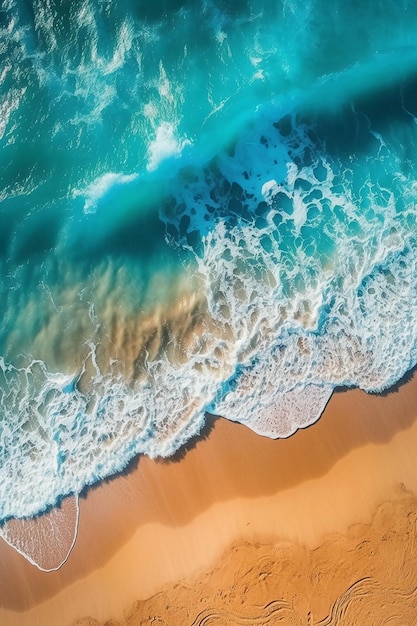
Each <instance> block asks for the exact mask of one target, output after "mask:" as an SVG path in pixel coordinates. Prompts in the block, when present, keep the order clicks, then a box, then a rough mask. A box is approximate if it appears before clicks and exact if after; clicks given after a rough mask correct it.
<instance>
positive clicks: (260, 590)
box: [77, 494, 417, 626]
mask: <svg viewBox="0 0 417 626" xmlns="http://www.w3.org/2000/svg"><path fill="white" fill-rule="evenodd" d="M416 525H417V500H416V498H415V497H414V496H413V495H411V494H398V499H395V500H394V501H391V502H386V503H384V504H382V505H380V506H379V507H378V509H377V512H376V514H375V516H374V517H373V520H372V522H371V524H369V525H364V524H357V525H353V526H351V527H350V529H349V532H348V533H347V535H346V536H343V535H336V536H332V537H328V538H327V539H326V541H324V543H323V544H321V545H320V546H319V547H318V548H316V549H314V550H309V549H306V547H305V546H302V545H296V544H294V543H277V544H251V543H241V544H236V545H234V546H233V547H232V548H230V549H229V550H227V551H226V552H225V554H224V555H223V556H222V558H221V560H220V562H219V563H218V564H217V565H216V566H215V567H214V568H213V569H211V570H210V571H209V572H207V573H205V574H204V575H202V576H200V577H197V578H194V579H190V580H187V581H182V582H181V583H178V584H176V585H174V586H171V587H169V588H168V589H166V590H164V591H161V592H160V593H158V594H156V595H154V596H152V597H151V598H149V599H148V600H145V601H142V602H136V603H135V604H134V606H133V607H132V608H131V610H130V611H128V612H127V613H126V616H125V618H124V619H123V620H122V621H121V622H119V621H111V622H108V621H107V622H105V623H106V625H107V626H110V625H111V626H116V624H117V625H119V624H126V625H128V626H145V625H149V626H150V625H153V626H156V625H158V626H183V625H185V624H189V625H190V626H209V625H213V626H220V625H222V626H223V625H224V626H227V625H235V624H236V625H245V624H251V625H254V626H255V625H265V626H266V625H269V624H270V625H274V624H283V625H288V626H289V625H294V626H295V625H297V626H313V625H314V626H331V625H332V626H336V625H343V626H358V625H361V626H367V625H369V626H374V625H375V624H391V625H392V626H394V625H395V626H407V625H410V626H411V625H412V624H416V623H417V551H416ZM99 624H100V626H101V625H102V624H104V622H98V621H96V620H92V619H88V618H87V619H83V620H80V621H77V626H98V625H99Z"/></svg>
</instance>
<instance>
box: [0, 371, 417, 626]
mask: <svg viewBox="0 0 417 626" xmlns="http://www.w3.org/2000/svg"><path fill="white" fill-rule="evenodd" d="M416 394H417V375H416V374H415V373H414V374H413V375H412V377H411V380H409V381H408V382H406V383H405V384H404V385H401V386H400V387H398V388H394V390H393V391H392V392H391V393H386V394H384V395H372V396H371V395H368V394H365V393H364V392H361V391H359V390H357V389H354V390H338V391H337V392H336V393H335V394H334V396H333V397H332V398H331V400H330V402H329V403H328V405H327V407H326V409H325V411H324V413H323V415H322V417H321V418H320V419H319V420H318V422H316V423H315V424H313V425H312V426H310V427H308V428H306V429H304V430H300V431H298V432H297V433H296V434H294V435H292V436H291V437H290V438H289V439H281V440H270V439H266V438H263V437H260V436H259V435H255V434H254V433H252V432H251V431H250V430H249V429H247V428H246V427H245V426H242V425H240V424H236V423H232V422H228V421H227V420H224V419H221V418H210V420H212V423H211V427H209V428H208V429H207V431H208V435H207V437H206V438H200V439H197V440H196V442H194V443H193V445H192V446H190V448H189V449H188V450H187V452H186V453H185V454H184V455H180V458H179V459H174V460H172V459H171V460H164V461H151V460H150V459H147V458H141V459H140V460H139V463H138V464H137V467H136V468H135V469H134V470H133V471H131V472H130V473H129V474H127V475H126V474H122V475H120V476H119V477H117V478H115V479H113V480H110V481H108V482H104V483H103V484H102V485H100V486H99V487H97V488H94V489H91V490H89V491H88V492H87V495H86V497H85V496H84V497H82V498H80V520H79V529H78V538H77V542H76V544H75V546H74V549H73V551H72V553H71V555H70V557H69V558H68V561H67V563H66V564H65V565H64V567H63V568H61V569H60V570H58V571H57V572H51V573H48V574H45V573H42V572H40V571H38V570H36V568H34V567H33V566H31V565H30V564H29V563H28V562H26V561H25V560H24V559H23V557H21V556H19V555H18V554H17V553H15V552H14V550H13V549H12V548H10V547H8V546H7V545H6V544H4V545H2V546H1V547H0V580H1V581H2V585H1V589H0V606H1V607H2V608H1V609H0V619H1V621H2V623H4V624H5V625H7V626H9V625H10V626H14V624H18V625H19V626H25V625H26V624H28V625H29V624H30V625H33V624H39V625H41V624H42V626H48V624H51V625H52V624H55V623H60V624H62V625H64V624H71V623H73V622H74V621H75V620H77V619H81V618H83V617H86V616H90V617H91V618H93V619H96V620H102V621H104V620H106V619H110V618H112V619H118V620H120V619H121V618H122V616H123V613H124V611H129V610H130V607H131V606H132V605H133V603H134V602H136V601H140V600H145V599H146V598H149V597H152V596H153V595H154V594H156V593H158V592H160V591H161V589H163V588H166V587H167V586H170V585H174V584H178V583H179V582H180V581H183V580H186V579H190V578H192V577H193V576H196V575H198V574H199V573H201V572H203V571H206V572H207V571H209V570H210V568H212V567H215V564H216V563H218V562H219V559H221V556H222V554H225V553H226V552H227V550H228V549H230V546H231V545H233V544H235V545H236V544H239V543H242V542H243V543H248V542H249V543H250V544H253V545H256V544H257V543H263V544H267V545H277V543H279V542H284V543H288V542H290V543H291V544H293V545H294V546H296V545H298V546H304V547H305V549H309V550H312V549H317V548H318V547H319V546H320V545H322V544H323V542H324V540H325V538H328V537H330V536H333V535H335V534H338V535H345V534H346V533H347V532H348V529H349V528H350V527H352V526H354V525H356V524H358V523H359V524H369V523H370V521H371V519H372V517H373V515H374V514H375V511H377V509H378V507H379V506H380V505H381V503H383V502H387V501H390V500H391V501H394V500H396V499H398V498H399V497H402V496H403V494H404V489H405V490H406V491H409V492H412V493H417V476H415V474H416V472H415V471H414V465H415V463H414V454H415V452H414V451H415V450H416V449H417V409H415V408H414V404H415V401H414V398H415V397H416ZM401 485H404V487H401ZM56 619H58V620H59V622H56ZM63 619H65V620H66V621H63ZM54 620H55V621H54Z"/></svg>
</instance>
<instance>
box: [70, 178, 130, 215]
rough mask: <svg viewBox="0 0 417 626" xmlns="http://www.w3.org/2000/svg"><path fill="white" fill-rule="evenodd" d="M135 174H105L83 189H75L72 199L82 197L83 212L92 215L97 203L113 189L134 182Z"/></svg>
mask: <svg viewBox="0 0 417 626" xmlns="http://www.w3.org/2000/svg"><path fill="white" fill-rule="evenodd" d="M137 177H138V175H137V174H122V173H114V172H106V173H105V174H102V175H101V176H98V177H97V178H96V179H94V180H93V181H92V182H91V183H90V184H89V185H88V186H87V187H86V188H85V189H81V190H80V189H75V190H74V191H73V197H74V198H76V197H78V196H83V197H84V198H85V202H84V212H85V213H94V212H95V211H96V210H97V205H98V203H99V201H100V200H101V199H102V198H104V196H105V195H106V194H107V193H108V192H109V191H110V190H111V189H112V188H114V187H116V186H118V185H125V184H127V183H131V182H133V181H134V180H136V179H137Z"/></svg>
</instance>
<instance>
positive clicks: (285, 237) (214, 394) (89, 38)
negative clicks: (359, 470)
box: [0, 0, 417, 519]
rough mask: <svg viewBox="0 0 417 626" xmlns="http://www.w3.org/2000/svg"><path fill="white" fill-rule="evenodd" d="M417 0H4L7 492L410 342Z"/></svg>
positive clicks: (22, 501)
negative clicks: (304, 0) (195, 0)
mask: <svg viewBox="0 0 417 626" xmlns="http://www.w3.org/2000/svg"><path fill="white" fill-rule="evenodd" d="M416 42H417V3H416V2H414V1H406V0H404V1H402V2H398V1H395V2H394V1H393V0H384V1H380V2H376V1H374V2H368V3H360V2H349V3H346V2H338V1H335V2H333V3H331V4H329V3H328V2H324V0H322V1H319V0H316V1H309V2H305V3H296V2H292V1H283V2H279V1H272V0H271V1H267V0H257V1H256V2H249V1H246V2H241V1H239V2H237V1H236V2H231V1H226V0H211V1H210V2H192V1H189V2H179V1H177V0H175V1H171V2H167V1H164V2H163V1H162V0H159V1H155V0H153V1H152V2H149V3H147V2H133V1H128V0H114V1H112V2H110V1H104V0H71V1H64V0H48V1H45V0H27V1H23V0H5V1H4V2H3V3H2V5H1V8H0V159H1V167H0V214H1V228H0V280H1V282H0V285H1V287H0V288H1V297H0V307H1V324H0V354H1V355H2V356H1V361H0V366H1V370H0V404H1V410H0V420H1V421H0V446H1V447H0V490H1V494H0V503H1V504H0V518H2V519H5V518H7V517H10V516H23V515H32V514H35V513H36V512H38V511H40V510H42V509H44V508H45V507H47V506H48V505H50V504H53V503H54V502H55V501H57V499H59V498H60V497H61V496H63V495H65V494H68V493H79V492H80V491H81V490H82V488H83V487H84V486H85V485H86V484H91V483H93V482H96V481H97V480H99V479H100V478H102V477H105V476H108V475H109V474H112V473H114V472H115V471H117V470H120V469H122V468H123V467H124V466H126V464H127V463H128V461H129V460H130V459H131V458H132V456H134V455H135V454H137V453H144V454H149V455H151V456H169V455H170V454H172V453H173V452H174V451H175V450H177V449H178V448H179V447H180V446H181V445H182V444H184V443H185V442H186V441H187V440H188V439H189V438H190V437H191V436H193V435H194V434H196V433H198V432H199V431H200V429H201V427H202V425H203V423H204V413H205V411H207V410H209V411H211V412H216V413H218V414H221V415H224V416H225V417H228V418H230V419H233V420H237V421H241V422H243V423H245V424H247V425H248V426H250V427H251V428H253V429H254V430H255V431H256V432H260V433H261V434H266V435H268V436H273V437H276V436H281V437H285V436H288V435H289V434H291V433H292V432H294V431H295V430H296V429H297V428H298V427H300V426H305V425H306V424H309V423H311V422H313V421H314V420H315V419H317V418H318V417H319V415H320V413H321V411H322V410H323V407H324V405H325V404H326V402H327V400H328V398H329V396H330V394H331V392H332V390H333V388H334V387H335V386H337V385H349V386H350V385H353V386H359V387H361V388H363V389H366V390H368V391H380V390H382V389H384V388H386V387H388V386H390V385H392V384H393V383H394V382H396V381H397V380H398V379H399V378H400V377H401V376H402V375H403V374H404V372H406V371H407V370H409V369H410V368H411V367H412V366H413V365H414V364H415V363H416V361H417V323H416V322H417V281H416V272H417V267H416V266H417V236H416V235H417V230H416V219H417V210H416V201H417V183H416V181H417V44H416Z"/></svg>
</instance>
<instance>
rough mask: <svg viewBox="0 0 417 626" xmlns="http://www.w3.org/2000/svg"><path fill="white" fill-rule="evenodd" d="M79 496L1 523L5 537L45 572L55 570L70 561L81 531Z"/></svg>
mask: <svg viewBox="0 0 417 626" xmlns="http://www.w3.org/2000/svg"><path fill="white" fill-rule="evenodd" d="M79 515H80V508H79V501H78V497H77V496H72V497H68V498H66V499H65V500H64V501H63V502H62V503H61V504H60V505H59V506H56V507H53V508H52V509H51V510H49V511H47V512H46V513H44V514H43V515H41V516H39V517H37V518H35V519H33V518H29V519H22V520H17V519H13V520H10V521H8V522H6V523H4V524H3V525H2V526H1V527H0V537H2V538H3V539H4V540H5V541H6V542H7V543H8V544H9V546H11V547H12V548H14V549H15V550H17V552H19V554H21V555H22V556H23V557H24V558H25V559H26V560H27V561H29V563H31V564H32V565H35V567H37V568H38V569H39V570H41V571H42V572H54V571H57V570H58V569H60V568H61V567H62V566H63V565H64V563H66V562H67V560H68V558H69V555H70V554H71V551H72V549H73V547H74V545H75V541H76V539H77V534H78V522H79Z"/></svg>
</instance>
